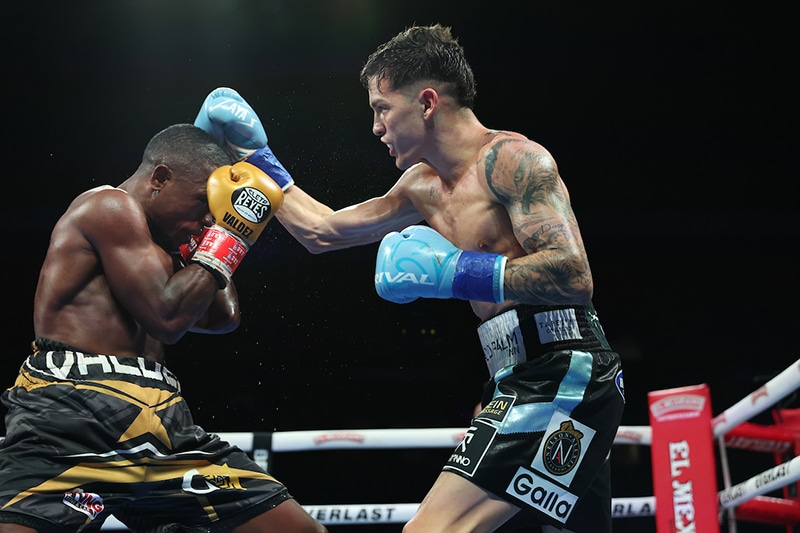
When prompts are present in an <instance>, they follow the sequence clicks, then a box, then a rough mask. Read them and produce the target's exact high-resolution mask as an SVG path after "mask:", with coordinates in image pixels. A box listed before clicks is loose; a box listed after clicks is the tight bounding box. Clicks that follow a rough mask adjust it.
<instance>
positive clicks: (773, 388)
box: [104, 360, 800, 529]
mask: <svg viewBox="0 0 800 533" xmlns="http://www.w3.org/2000/svg"><path fill="white" fill-rule="evenodd" d="M798 388H800V360H798V361H796V362H795V363H794V364H792V365H791V366H789V367H788V368H786V369H785V370H784V371H782V372H781V373H780V374H778V375H777V376H775V377H774V378H773V379H771V380H770V381H769V382H767V383H766V384H764V385H762V386H761V387H759V388H758V389H757V390H755V391H753V392H752V393H751V394H749V395H748V396H746V397H744V398H743V399H742V400H740V401H739V402H737V403H736V404H734V405H733V406H731V407H729V408H728V409H726V410H725V411H723V412H722V413H720V414H719V415H717V416H716V417H714V418H713V419H712V434H713V437H714V438H715V439H719V442H720V445H721V447H722V451H724V449H725V447H728V448H736V449H741V450H749V451H754V452H764V453H771V454H775V455H776V456H777V454H781V453H786V452H793V450H794V449H795V448H796V447H797V446H798V444H797V439H798V438H800V432H798V435H796V434H794V433H792V432H791V431H788V430H787V429H785V428H781V427H778V426H763V425H758V424H752V423H750V422H747V421H748V420H750V419H751V418H753V417H755V416H756V415H758V414H760V413H762V412H764V411H765V410H767V409H769V408H770V407H772V406H774V405H775V404H776V403H778V402H779V401H781V400H783V399H784V398H786V397H787V396H788V395H790V394H791V393H793V392H794V391H796V390H797V389H798ZM465 431H466V428H459V427H449V428H402V429H361V430H359V429H342V430H306V431H283V432H273V433H250V432H232V433H219V434H218V435H219V436H220V438H222V439H225V440H227V441H228V442H230V443H231V444H235V445H237V446H239V447H240V448H241V449H242V450H244V451H245V452H248V453H251V454H252V455H253V457H254V459H255V460H256V462H259V463H260V464H262V467H265V468H266V467H267V466H268V465H267V462H268V460H269V454H270V453H281V452H297V451H310V450H314V451H316V450H356V449H357V450H370V449H400V448H418V449H424V448H452V447H454V446H456V445H457V444H458V443H459V442H460V441H461V438H462V436H463V434H464V432H465ZM614 444H615V445H617V444H630V445H639V446H650V445H651V444H652V428H651V427H650V426H620V428H619V430H618V432H617V436H616V438H615V440H614ZM722 462H723V466H724V468H725V471H724V473H725V474H726V478H727V469H726V468H727V465H726V464H725V463H726V461H724V460H723V461H722ZM267 469H268V468H267ZM798 481H800V457H797V456H795V457H794V458H793V459H791V460H789V461H787V462H784V463H781V464H778V465H777V466H775V467H774V468H770V469H767V470H765V471H763V472H761V473H759V474H757V475H755V476H752V477H750V478H749V479H746V480H745V481H742V482H740V483H737V484H736V485H733V486H730V483H728V482H727V479H726V483H725V488H724V489H723V490H720V491H718V493H717V501H718V504H719V512H720V513H722V512H724V511H726V510H728V511H729V516H730V517H731V518H732V519H734V518H737V517H739V518H741V517H740V516H739V513H736V514H731V510H733V509H736V508H744V507H745V506H746V505H747V504H749V505H747V508H746V512H743V513H742V514H741V515H742V516H743V517H744V519H746V520H750V521H754V522H761V523H769V524H778V525H782V524H785V525H787V526H788V525H790V524H796V523H800V503H799V501H798V500H788V499H785V498H776V497H769V496H764V495H765V494H768V493H770V492H773V491H776V490H780V489H781V488H783V487H786V486H788V485H790V484H791V483H795V482H798ZM418 506H419V504H418V503H391V504H343V505H304V506H303V507H304V508H305V509H306V510H307V511H308V512H309V513H310V514H312V515H313V516H315V517H316V518H317V519H319V520H320V521H321V522H322V523H323V524H325V525H358V524H377V523H384V524H386V523H396V524H402V523H405V522H407V521H408V520H409V519H410V518H411V516H412V515H413V514H414V512H415V511H416V510H417V507H418ZM655 513H656V501H655V497H654V496H643V497H631V498H613V499H612V516H613V518H615V519H617V518H625V517H646V516H655ZM109 522H110V523H107V524H106V525H105V526H104V529H115V526H114V523H113V521H109ZM118 525H119V526H122V524H118ZM121 528H122V529H124V526H122V527H121Z"/></svg>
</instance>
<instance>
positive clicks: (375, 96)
mask: <svg viewBox="0 0 800 533" xmlns="http://www.w3.org/2000/svg"><path fill="white" fill-rule="evenodd" d="M419 87H421V85H419V84H411V85H408V86H405V87H402V88H400V89H391V88H390V87H389V84H388V83H387V82H386V80H385V79H381V80H377V79H376V78H374V77H373V78H372V79H371V80H370V82H369V87H368V92H369V105H370V107H371V108H372V112H373V118H372V133H374V134H375V135H377V136H378V137H380V140H381V142H382V143H383V144H385V145H386V146H387V148H389V155H390V156H391V157H394V158H395V165H396V166H397V168H399V169H400V170H406V169H407V168H409V167H410V166H411V165H413V164H415V163H418V162H419V161H420V160H422V147H423V143H424V139H425V128H426V123H425V116H426V109H427V106H426V104H425V101H424V99H423V98H422V97H421V95H420V90H419Z"/></svg>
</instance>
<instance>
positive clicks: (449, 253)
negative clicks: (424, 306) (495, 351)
mask: <svg viewBox="0 0 800 533" xmlns="http://www.w3.org/2000/svg"><path fill="white" fill-rule="evenodd" d="M507 260H508V258H507V257H505V256H503V255H499V254H487V253H483V252H470V251H466V250H461V249H459V248H456V247H455V246H453V245H452V243H450V241H448V240H447V239H445V238H444V237H442V236H441V235H440V234H439V233H437V232H436V231H435V230H433V229H432V228H429V227H428V226H409V227H407V228H406V229H404V230H403V231H401V232H400V233H397V232H392V233H389V234H388V235H386V236H385V237H384V238H383V240H382V241H381V245H380V248H379V249H378V258H377V260H376V262H375V289H376V290H377V291H378V295H379V296H380V297H381V298H383V299H384V300H389V301H390V302H395V303H398V304H404V303H408V302H412V301H414V300H416V299H417V298H420V297H422V298H458V299H460V300H475V301H480V302H494V303H500V302H502V301H504V300H505V296H504V295H503V275H504V273H505V268H506V261H507Z"/></svg>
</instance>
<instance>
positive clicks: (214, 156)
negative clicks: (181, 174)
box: [142, 124, 233, 171]
mask: <svg viewBox="0 0 800 533" xmlns="http://www.w3.org/2000/svg"><path fill="white" fill-rule="evenodd" d="M232 162H233V161H232V160H231V157H230V155H228V153H227V152H226V151H225V150H224V149H223V148H222V147H221V146H219V145H217V143H216V141H215V140H214V138H213V137H212V136H211V135H210V134H208V133H207V132H206V131H204V130H202V129H200V128H198V127H197V126H194V125H192V124H173V125H172V126H168V127H166V128H164V129H163V130H161V131H160V132H158V133H156V134H155V135H154V136H153V138H152V139H150V142H148V143H147V146H146V147H145V149H144V154H143V155H142V165H147V166H150V167H155V166H156V165H159V164H166V165H167V166H170V167H173V168H175V169H181V170H184V171H189V170H190V169H192V168H197V167H198V166H205V165H210V166H214V167H221V166H223V165H230V164H231V163H232Z"/></svg>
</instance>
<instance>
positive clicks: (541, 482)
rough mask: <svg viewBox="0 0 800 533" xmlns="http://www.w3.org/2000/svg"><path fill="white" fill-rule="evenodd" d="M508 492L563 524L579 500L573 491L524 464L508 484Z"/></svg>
mask: <svg viewBox="0 0 800 533" xmlns="http://www.w3.org/2000/svg"><path fill="white" fill-rule="evenodd" d="M506 493H508V494H510V495H511V496H513V497H515V498H517V499H518V500H519V501H521V502H523V503H524V504H525V505H527V506H529V507H533V508H534V509H538V510H539V511H541V512H543V513H544V514H546V515H547V516H549V517H552V518H554V519H555V520H558V521H559V522H561V523H562V524H565V523H566V522H567V520H568V519H569V515H570V513H572V509H573V508H574V507H575V503H576V502H577V501H578V497H577V496H575V495H574V494H572V493H571V492H569V491H567V490H566V489H562V488H561V487H559V486H558V485H556V484H555V483H550V482H549V481H547V480H546V479H543V478H541V477H539V476H537V475H536V474H535V473H534V472H531V471H530V470H528V469H527V468H525V467H522V466H521V467H519V468H518V469H517V473H516V474H515V475H514V477H513V479H512V480H511V483H509V484H508V488H506Z"/></svg>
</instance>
